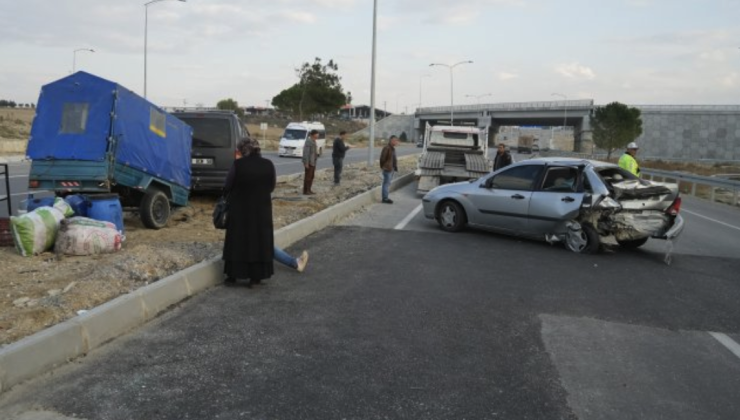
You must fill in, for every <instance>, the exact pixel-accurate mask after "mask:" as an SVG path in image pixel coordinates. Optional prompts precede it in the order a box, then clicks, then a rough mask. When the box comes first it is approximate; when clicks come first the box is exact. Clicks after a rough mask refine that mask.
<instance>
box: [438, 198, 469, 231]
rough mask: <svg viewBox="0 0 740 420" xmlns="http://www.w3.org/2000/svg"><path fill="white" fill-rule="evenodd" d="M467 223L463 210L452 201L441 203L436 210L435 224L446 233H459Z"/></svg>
mask: <svg viewBox="0 0 740 420" xmlns="http://www.w3.org/2000/svg"><path fill="white" fill-rule="evenodd" d="M467 222H468V217H467V216H466V215H465V210H464V209H463V208H462V206H461V205H460V204H458V203H456V202H454V201H452V200H447V201H443V202H442V204H440V205H439V208H438V209H437V223H439V227H440V228H442V230H444V231H446V232H459V231H461V230H462V229H463V228H464V227H465V224H466V223H467Z"/></svg>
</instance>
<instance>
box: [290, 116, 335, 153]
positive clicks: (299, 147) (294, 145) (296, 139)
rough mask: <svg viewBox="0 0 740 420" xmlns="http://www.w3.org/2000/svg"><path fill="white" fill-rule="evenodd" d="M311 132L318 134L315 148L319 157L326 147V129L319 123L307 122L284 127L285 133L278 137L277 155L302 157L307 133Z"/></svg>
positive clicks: (293, 123)
mask: <svg viewBox="0 0 740 420" xmlns="http://www.w3.org/2000/svg"><path fill="white" fill-rule="evenodd" d="M311 130H316V131H318V132H319V137H318V138H317V139H316V146H317V148H318V150H317V152H318V154H319V156H321V154H322V153H323V152H324V147H325V146H326V128H324V124H321V123H320V122H308V121H303V122H292V123H289V124H288V126H287V127H285V132H284V133H283V136H282V137H280V148H279V150H278V155H280V156H296V157H303V145H304V144H305V143H306V139H307V138H308V133H310V132H311Z"/></svg>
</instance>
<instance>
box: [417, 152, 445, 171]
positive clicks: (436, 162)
mask: <svg viewBox="0 0 740 420" xmlns="http://www.w3.org/2000/svg"><path fill="white" fill-rule="evenodd" d="M444 166H445V153H444V152H426V153H424V154H423V155H422V156H421V158H420V160H419V168H421V169H422V170H423V169H442V168H444Z"/></svg>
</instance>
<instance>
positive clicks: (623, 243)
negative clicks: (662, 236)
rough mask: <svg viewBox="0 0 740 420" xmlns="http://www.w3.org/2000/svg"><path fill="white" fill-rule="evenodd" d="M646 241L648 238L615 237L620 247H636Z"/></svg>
mask: <svg viewBox="0 0 740 420" xmlns="http://www.w3.org/2000/svg"><path fill="white" fill-rule="evenodd" d="M647 241H648V238H641V239H632V240H628V241H620V240H619V239H617V243H618V244H619V246H621V247H622V248H626V249H637V248H639V247H641V246H643V245H645V242H647Z"/></svg>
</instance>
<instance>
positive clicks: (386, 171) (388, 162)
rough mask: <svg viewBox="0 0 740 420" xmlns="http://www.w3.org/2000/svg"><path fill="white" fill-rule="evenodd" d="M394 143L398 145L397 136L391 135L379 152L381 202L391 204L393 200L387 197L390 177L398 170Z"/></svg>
mask: <svg viewBox="0 0 740 420" xmlns="http://www.w3.org/2000/svg"><path fill="white" fill-rule="evenodd" d="M396 145H398V137H396V136H391V139H390V140H389V141H388V144H387V145H386V146H385V147H383V150H382V151H381V152H380V169H382V170H383V186H382V187H381V189H380V190H381V194H382V197H383V202H384V203H386V204H393V200H391V199H390V197H388V193H389V190H390V187H391V179H393V172H398V160H397V159H396Z"/></svg>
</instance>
